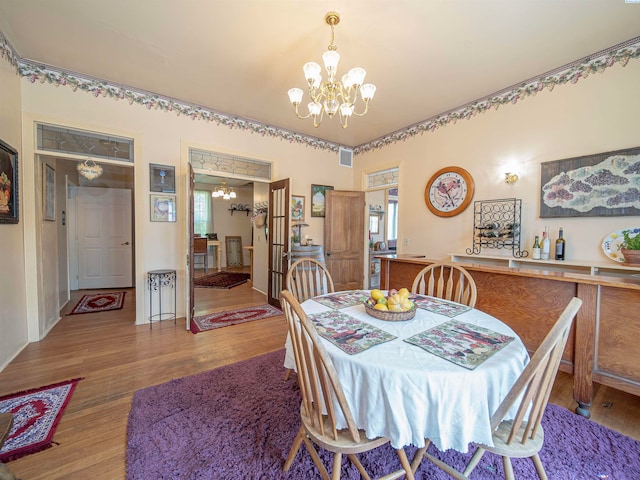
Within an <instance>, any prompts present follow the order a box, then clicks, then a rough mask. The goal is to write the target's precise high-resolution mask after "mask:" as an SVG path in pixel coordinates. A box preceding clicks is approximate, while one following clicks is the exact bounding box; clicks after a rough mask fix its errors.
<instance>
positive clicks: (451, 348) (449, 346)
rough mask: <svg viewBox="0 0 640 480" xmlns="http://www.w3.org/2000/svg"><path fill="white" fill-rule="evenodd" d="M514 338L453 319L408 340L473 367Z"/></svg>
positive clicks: (459, 363) (462, 364)
mask: <svg viewBox="0 0 640 480" xmlns="http://www.w3.org/2000/svg"><path fill="white" fill-rule="evenodd" d="M512 340H513V337H510V336H509V335H503V334H501V333H497V332H494V331H493V330H489V329H488V328H483V327H479V326H477V325H471V324H469V323H465V322H459V321H456V320H449V321H448V322H445V323H443V324H441V325H438V326H437V327H433V328H430V329H429V330H425V331H424V332H421V333H418V334H416V335H414V336H412V337H410V338H407V339H405V342H408V343H411V344H413V345H417V346H418V347H420V348H423V349H424V350H426V351H427V352H429V353H433V354H434V355H437V356H439V357H442V358H444V359H445V360H449V361H450V362H453V363H455V364H456V365H460V366H461V367H464V368H467V369H469V370H473V369H474V368H476V367H477V366H478V365H480V364H481V363H482V362H484V361H485V360H486V359H487V358H489V357H491V355H493V354H494V353H496V352H497V351H498V350H500V349H501V348H503V347H504V346H505V345H507V344H509V342H511V341H512Z"/></svg>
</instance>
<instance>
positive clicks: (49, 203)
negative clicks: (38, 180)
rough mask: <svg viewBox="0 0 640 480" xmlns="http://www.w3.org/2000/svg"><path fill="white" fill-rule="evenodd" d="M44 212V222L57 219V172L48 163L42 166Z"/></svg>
mask: <svg viewBox="0 0 640 480" xmlns="http://www.w3.org/2000/svg"><path fill="white" fill-rule="evenodd" d="M42 211H43V214H42V215H43V218H44V220H47V221H50V222H53V221H55V219H56V171H55V169H54V168H53V167H52V166H51V165H49V164H48V163H43V164H42Z"/></svg>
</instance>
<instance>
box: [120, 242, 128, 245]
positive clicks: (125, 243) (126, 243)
mask: <svg viewBox="0 0 640 480" xmlns="http://www.w3.org/2000/svg"><path fill="white" fill-rule="evenodd" d="M120 245H129V242H124V243H121V244H120Z"/></svg>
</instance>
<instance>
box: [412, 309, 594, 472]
mask: <svg viewBox="0 0 640 480" xmlns="http://www.w3.org/2000/svg"><path fill="white" fill-rule="evenodd" d="M581 305H582V300H580V299H579V298H576V297H574V298H573V299H571V301H570V302H569V304H568V305H567V306H566V308H565V309H564V311H563V312H562V313H561V314H560V317H559V318H558V320H557V321H556V323H555V324H554V325H553V327H551V330H550V331H549V333H548V334H547V336H546V337H545V339H544V340H543V341H542V343H541V344H540V346H539V347H538V349H537V350H536V352H535V353H534V354H533V357H532V358H531V361H530V362H529V364H528V365H527V366H526V367H525V369H524V371H523V372H522V373H521V374H520V377H518V380H516V383H515V384H514V385H513V387H512V388H511V390H509V393H508V394H507V396H506V397H505V399H504V400H503V401H502V403H501V404H500V406H499V407H498V409H497V410H496V411H495V412H494V414H493V415H492V416H491V427H492V429H493V435H492V441H493V446H488V445H482V444H479V445H478V449H477V450H476V452H475V453H474V454H473V456H472V457H471V460H470V461H469V464H468V465H467V466H466V468H465V470H464V472H462V473H460V472H459V471H457V470H455V469H454V468H453V467H451V466H450V465H448V464H446V463H444V462H443V461H441V460H440V459H438V458H436V457H435V456H433V455H431V454H430V453H428V452H427V448H428V447H429V443H430V442H429V441H427V442H426V445H425V447H423V448H422V449H420V450H418V452H417V453H416V456H415V457H414V459H413V461H412V463H411V466H412V468H413V469H414V470H413V471H414V472H415V470H417V468H418V465H419V462H420V460H421V459H422V456H424V457H426V458H428V459H429V460H430V461H432V462H433V463H434V464H436V465H437V466H438V467H440V468H441V469H442V470H444V471H445V472H447V473H448V474H449V475H451V476H453V477H454V478H457V479H459V480H468V478H469V475H470V474H471V472H472V471H473V470H474V469H475V468H476V466H477V465H478V463H479V462H480V459H481V458H482V456H483V455H484V453H485V452H492V453H495V454H496V455H500V456H502V465H503V467H504V476H505V479H506V480H514V479H515V477H514V476H513V467H512V466H511V458H531V460H532V461H533V464H534V466H535V468H536V472H537V473H538V477H540V480H546V479H547V474H546V473H545V471H544V467H543V466H542V462H541V461H540V456H539V455H538V452H539V451H540V449H541V448H542V445H543V443H544V431H543V429H542V425H541V424H540V422H541V420H542V415H543V413H544V409H545V408H546V406H547V402H548V401H549V395H550V394H551V389H552V387H553V381H554V379H555V377H556V374H557V372H558V367H559V366H560V360H561V359H562V353H563V352H564V348H565V346H566V344H567V338H568V337H569V330H570V329H571V324H572V322H573V318H574V317H575V316H576V314H577V313H578V310H580V306H581ZM513 407H517V413H516V415H515V418H514V419H507V418H506V416H507V414H508V412H509V411H510V410H511V409H512V408H513ZM527 414H528V416H527Z"/></svg>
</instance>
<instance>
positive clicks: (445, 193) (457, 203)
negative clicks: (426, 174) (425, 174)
mask: <svg viewBox="0 0 640 480" xmlns="http://www.w3.org/2000/svg"><path fill="white" fill-rule="evenodd" d="M473 192H474V184H473V178H471V175H470V174H469V172H467V171H466V170H464V169H463V168H459V167H446V168H443V169H441V170H438V171H437V172H436V173H435V174H433V176H432V177H431V178H430V179H429V181H428V182H427V187H426V189H425V192H424V200H425V203H426V205H427V207H428V208H429V210H431V212H433V213H434V214H436V215H438V216H440V217H452V216H454V215H457V214H459V213H460V212H462V211H463V210H464V209H465V208H467V206H468V205H469V203H470V202H471V198H472V197H473Z"/></svg>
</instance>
